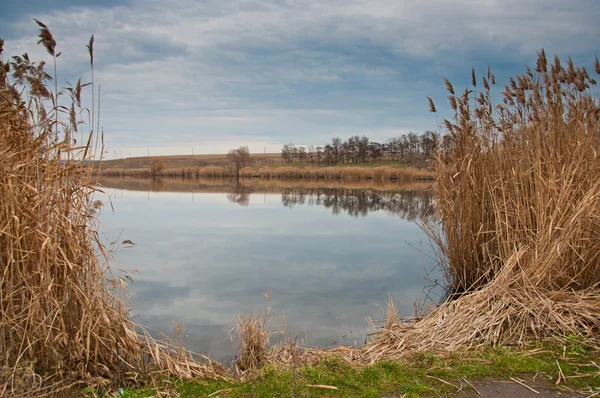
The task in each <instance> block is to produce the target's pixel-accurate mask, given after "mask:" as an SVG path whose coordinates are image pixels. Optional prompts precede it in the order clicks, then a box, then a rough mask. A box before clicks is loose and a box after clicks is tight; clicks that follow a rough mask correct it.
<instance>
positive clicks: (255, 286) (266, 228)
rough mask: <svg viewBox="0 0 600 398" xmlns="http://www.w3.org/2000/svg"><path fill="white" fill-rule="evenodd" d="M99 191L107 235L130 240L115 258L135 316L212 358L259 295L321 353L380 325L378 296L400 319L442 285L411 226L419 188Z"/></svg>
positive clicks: (139, 184) (197, 185)
mask: <svg viewBox="0 0 600 398" xmlns="http://www.w3.org/2000/svg"><path fill="white" fill-rule="evenodd" d="M101 184H102V186H103V187H104V190H105V192H106V193H107V194H109V195H110V197H111V200H112V203H113V206H114V209H115V210H114V213H113V212H112V211H111V210H110V207H109V206H107V207H106V208H105V209H104V211H103V213H102V214H101V216H100V220H101V221H102V223H103V224H104V227H105V229H106V230H107V235H108V236H109V237H110V239H112V240H114V241H119V242H120V241H122V240H125V239H129V240H131V241H133V242H135V246H134V247H131V248H121V249H119V250H118V251H117V253H116V257H117V258H118V259H119V261H118V262H115V263H113V266H114V267H116V268H120V269H123V270H126V271H128V272H132V271H137V273H134V274H132V278H133V283H132V284H130V285H129V287H128V292H129V294H130V302H129V304H130V306H131V308H132V314H133V315H134V316H135V320H136V321H137V322H139V323H141V324H143V325H145V326H147V327H149V328H152V329H155V330H157V331H160V332H163V333H165V334H167V335H171V334H172V330H173V328H174V326H175V324H176V323H177V322H178V321H182V322H183V324H184V326H185V338H184V342H185V343H186V346H187V347H188V348H190V349H192V350H194V351H197V352H202V353H210V354H211V356H212V357H213V358H216V359H226V358H229V357H231V355H232V354H233V347H232V344H231V342H230V341H229V339H228V338H227V330H228V329H230V328H231V326H232V324H233V322H234V320H235V318H236V316H237V315H238V314H239V313H248V312H251V311H254V312H256V311H260V310H262V309H263V308H264V296H263V294H262V293H263V292H264V291H265V290H267V289H270V290H271V301H270V305H271V307H272V315H273V320H272V327H273V329H274V330H281V329H282V328H283V325H285V327H286V328H287V330H288V333H289V334H291V335H292V336H294V335H298V338H299V339H300V340H301V341H302V343H303V344H304V345H305V346H311V347H313V346H315V347H327V346H332V345H337V344H345V345H354V344H355V343H356V344H362V343H364V340H365V335H366V334H367V333H368V332H369V331H370V328H369V325H368V323H367V322H366V320H365V318H366V317H371V318H373V319H375V320H377V319H382V317H383V316H382V309H381V308H382V307H384V306H385V301H386V298H387V297H388V294H389V295H391V297H392V299H393V300H394V303H395V304H396V306H397V308H398V310H399V315H400V316H410V315H411V314H412V312H413V304H414V302H415V300H424V299H425V298H426V296H427V292H428V291H429V290H430V289H429V288H428V286H429V285H431V283H432V281H434V280H436V279H438V280H439V278H440V275H439V272H438V271H436V270H435V269H434V268H435V266H434V262H433V261H432V260H431V259H430V258H429V256H430V255H431V248H430V247H429V243H428V241H427V239H426V237H425V236H424V234H423V233H422V231H421V230H420V229H419V227H418V226H417V225H416V224H415V223H414V222H413V221H412V220H415V219H418V218H420V217H422V216H427V214H428V209H429V208H430V204H431V197H430V195H429V193H427V192H424V191H422V190H421V189H422V188H423V186H416V187H415V186H414V184H413V186H409V187H408V189H411V190H409V191H401V189H402V188H403V187H402V186H401V185H398V184H389V186H383V187H382V186H376V185H373V184H374V183H358V182H357V183H355V184H354V185H350V186H348V184H346V185H343V184H341V183H337V184H333V183H332V184H333V185H334V186H328V187H324V186H323V184H321V185H319V184H312V185H309V186H305V187H299V186H293V185H289V184H287V185H286V184H279V185H278V184H275V185H264V186H258V185H256V184H257V183H252V184H254V185H252V184H250V185H239V184H238V185H236V184H235V183H233V182H223V181H221V182H214V181H211V182H210V183H205V182H194V183H190V182H182V181H164V180H161V181H154V182H151V181H148V180H134V179H129V180H119V179H103V180H102V181H101ZM332 184H329V185H332ZM361 184H363V185H361ZM365 184H366V185H365ZM369 184H370V185H369ZM374 188H375V189H377V190H376V191H374V190H373V189H374ZM386 189H389V190H386ZM390 190H391V191H390ZM432 270H433V271H432ZM428 272H429V274H428ZM438 291H439V289H434V290H433V292H432V293H433V295H432V298H433V300H436V299H437V297H436V296H435V294H436V293H437V292H438Z"/></svg>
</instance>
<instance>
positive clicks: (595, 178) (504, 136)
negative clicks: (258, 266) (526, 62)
mask: <svg viewBox="0 0 600 398" xmlns="http://www.w3.org/2000/svg"><path fill="white" fill-rule="evenodd" d="M595 71H596V73H598V74H600V63H599V62H598V60H597V59H596V63H595ZM473 76H475V74H474V73H473ZM509 82H510V84H509V85H508V86H506V87H505V91H504V93H503V94H502V98H503V100H502V102H501V103H500V104H495V103H494V96H493V90H494V88H493V87H494V85H495V78H494V76H493V74H492V73H491V72H490V71H488V73H487V75H486V76H485V77H484V78H483V79H482V85H483V90H480V91H478V92H477V93H478V94H477V95H472V94H473V93H474V92H476V91H475V90H477V86H476V83H477V82H476V81H475V79H473V87H471V88H467V89H466V90H465V92H464V94H462V95H455V94H454V88H453V87H452V85H451V84H450V82H446V86H447V88H448V91H449V92H450V94H451V96H450V105H451V107H452V109H453V110H454V111H455V116H454V119H453V121H444V124H445V126H446V129H447V130H448V133H449V134H450V136H451V137H452V140H453V149H452V152H451V153H449V154H440V155H439V157H438V158H437V161H436V172H437V178H436V181H435V184H434V187H433V191H434V196H435V206H436V209H437V210H436V212H437V216H438V217H437V223H436V224H426V225H424V226H423V227H424V228H425V230H426V232H427V233H428V234H429V236H430V237H431V239H432V240H433V242H434V243H435V244H436V245H437V249H438V254H439V259H440V262H441V264H442V266H443V269H444V271H445V273H446V276H447V279H448V283H449V287H450V289H451V291H450V292H449V299H448V300H447V301H445V302H444V303H442V304H441V305H439V306H438V307H437V308H434V309H433V310H431V312H429V313H428V314H427V315H425V316H423V317H422V318H412V319H408V320H397V319H396V316H395V311H394V309H393V306H390V307H388V322H386V325H385V327H384V328H383V329H382V331H381V333H378V334H377V335H376V337H375V338H373V339H372V341H370V342H369V343H368V344H367V345H366V346H365V347H362V348H358V349H352V348H343V347H340V348H336V349H334V350H329V351H319V350H317V351H310V350H304V349H301V348H299V347H297V346H289V345H288V346H276V347H273V348H271V349H270V350H269V351H270V352H273V354H272V355H270V356H269V358H270V360H271V361H273V362H274V363H277V364H280V365H282V366H287V367H289V366H290V363H291V362H292V361H291V360H290V358H297V360H299V361H301V362H302V360H304V361H305V363H310V360H309V359H308V358H310V356H307V353H312V355H316V356H319V357H321V358H323V357H324V356H327V355H338V356H342V357H344V358H345V359H346V360H347V361H348V362H350V363H354V364H371V363H375V362H377V361H380V360H384V359H400V358H405V357H407V356H410V355H411V354H415V353H419V352H434V353H435V352H437V353H449V352H452V351H454V350H456V349H460V348H477V347H485V346H501V345H516V346H524V345H527V344H528V343H531V342H533V341H544V340H547V339H558V340H560V341H564V339H567V338H568V337H571V336H573V337H575V338H578V339H582V341H586V342H587V344H590V345H591V346H595V347H597V348H600V345H599V342H598V338H597V334H598V331H599V328H600V290H599V289H598V286H599V283H600V272H599V271H600V233H599V231H600V156H599V155H600V107H599V103H598V98H597V96H596V93H597V92H596V90H595V85H596V82H595V80H594V79H592V78H591V77H590V76H589V74H588V72H587V71H586V69H584V68H579V67H576V66H574V65H573V63H572V62H571V61H570V60H569V61H568V62H567V64H566V67H563V66H562V65H561V63H560V60H559V59H558V58H555V59H554V62H553V64H552V65H549V64H548V61H547V59H546V56H545V54H544V52H543V51H542V52H541V53H540V54H539V58H538V61H537V66H536V68H535V71H532V70H530V69H529V68H528V69H527V71H526V73H525V74H524V75H521V76H517V77H516V78H515V79H510V81H509ZM431 110H432V111H435V106H434V104H433V102H431ZM276 353H286V354H285V355H277V354H276ZM299 358H304V359H299Z"/></svg>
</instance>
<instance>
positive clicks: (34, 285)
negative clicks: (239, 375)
mask: <svg viewBox="0 0 600 398" xmlns="http://www.w3.org/2000/svg"><path fill="white" fill-rule="evenodd" d="M38 24H39V25H40V26H42V27H43V29H42V32H41V34H40V36H41V37H42V39H41V40H40V42H41V43H42V44H44V45H45V46H48V45H51V46H52V47H51V48H52V50H53V49H54V46H55V45H56V43H55V42H54V39H52V37H51V35H50V32H49V29H48V28H47V27H46V26H45V25H43V24H41V23H40V22H38ZM44 40H46V41H47V42H48V43H46V42H44ZM90 51H91V50H90ZM0 52H1V48H0ZM17 58H18V57H17ZM13 59H15V62H14V63H13V64H11V66H12V67H13V69H12V70H13V75H12V79H14V80H15V85H13V83H11V76H8V74H7V73H6V71H8V68H5V65H4V64H0V70H1V71H3V72H4V73H3V74H2V75H1V76H0V77H1V78H0V197H1V198H2V200H1V201H0V273H1V275H2V277H1V278H0V396H11V395H14V396H43V395H54V394H57V393H58V391H59V390H61V389H65V388H69V387H72V386H75V385H80V384H84V385H85V384H92V385H94V384H96V385H97V384H106V383H109V384H111V383H112V384H113V385H115V386H119V385H123V384H127V383H135V382H137V381H138V380H142V379H145V380H148V377H150V376H151V375H152V374H154V372H157V373H163V374H167V375H173V376H176V377H188V378H189V377H195V376H207V375H208V376H210V375H216V374H217V372H216V371H214V368H213V367H212V364H211V363H210V361H208V360H207V361H203V359H202V358H199V359H196V358H192V356H191V354H189V353H184V352H182V351H181V350H180V349H177V347H176V346H174V345H173V344H170V343H169V342H168V341H165V342H158V341H155V340H153V339H152V338H151V337H150V336H149V335H148V333H147V332H145V331H144V329H143V328H139V327H138V326H137V325H135V324H134V323H133V322H132V321H131V320H130V319H129V318H128V315H127V314H128V309H127V308H126V306H125V304H124V301H123V295H124V289H123V288H124V287H125V280H124V279H123V278H116V277H113V276H112V273H111V270H110V268H109V267H108V265H107V264H108V262H107V258H108V256H109V253H108V252H107V250H106V248H105V247H104V246H103V245H102V243H101V242H100V238H99V232H98V230H99V226H98V220H97V218H96V214H97V212H98V210H99V208H100V207H102V202H100V201H99V200H97V197H96V196H95V194H96V193H97V192H96V190H95V189H94V187H93V184H94V182H95V181H94V177H93V170H92V167H89V164H90V161H91V160H92V154H93V153H94V152H96V149H99V148H94V147H93V144H92V143H94V142H101V139H100V140H99V139H96V137H97V134H96V133H95V132H94V130H93V127H91V132H90V134H89V137H88V139H87V144H86V145H83V146H80V147H75V146H74V145H73V141H72V140H71V138H70V137H71V133H72V132H76V130H75V126H74V125H73V120H74V119H75V118H73V117H71V116H72V114H73V112H72V111H68V112H67V115H68V117H67V118H66V119H67V121H63V120H62V118H61V116H62V113H61V109H63V108H64V109H68V107H63V106H59V105H58V99H57V98H56V95H55V94H53V93H51V92H50V91H49V90H47V89H46V88H45V85H44V79H41V78H39V76H45V75H44V74H45V72H43V63H40V64H36V63H35V62H31V61H30V60H29V57H28V56H27V55H26V54H25V55H23V56H22V57H21V58H18V59H16V58H13ZM15 73H16V74H17V75H16V76H15ZM19 78H22V79H21V80H20V79H19ZM20 81H23V82H26V83H25V85H24V87H21V86H20V84H21V83H20ZM15 88H18V89H19V90H17V89H15ZM76 91H77V90H76ZM56 92H57V90H55V93H56ZM21 93H23V94H21ZM22 95H23V96H22ZM79 96H80V93H77V94H76V95H75V96H73V98H72V100H73V104H71V105H72V107H71V110H73V109H76V110H79V113H80V112H81V108H80V105H79V100H80V97H79ZM49 100H50V101H49ZM48 102H49V103H51V108H50V109H46V104H47V103H48ZM75 113H77V112H75ZM99 152H101V150H100V151H99Z"/></svg>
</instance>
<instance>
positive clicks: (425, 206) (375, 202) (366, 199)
mask: <svg viewBox="0 0 600 398" xmlns="http://www.w3.org/2000/svg"><path fill="white" fill-rule="evenodd" d="M431 198H432V196H431V193H430V192H428V191H404V192H402V193H397V192H374V191H367V190H362V189H344V188H323V189H305V188H296V189H294V188H291V189H286V190H284V192H283V193H282V194H281V203H283V205H284V206H285V207H294V206H295V205H296V204H301V205H304V204H306V205H308V206H323V207H325V208H327V209H330V210H331V212H332V213H333V214H334V215H339V214H341V213H342V212H345V213H346V214H349V215H351V216H353V217H365V216H366V215H367V214H369V212H373V211H379V210H384V211H385V212H386V213H388V214H390V215H395V216H400V217H402V218H405V219H407V220H409V221H413V220H416V219H420V218H424V217H429V216H430V215H431V214H432V212H433V209H432V200H431Z"/></svg>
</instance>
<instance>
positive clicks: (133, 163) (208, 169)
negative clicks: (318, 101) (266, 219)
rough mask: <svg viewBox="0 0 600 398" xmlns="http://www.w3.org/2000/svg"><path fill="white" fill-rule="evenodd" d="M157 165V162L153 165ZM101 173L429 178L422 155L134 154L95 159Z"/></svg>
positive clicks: (113, 174)
mask: <svg viewBox="0 0 600 398" xmlns="http://www.w3.org/2000/svg"><path fill="white" fill-rule="evenodd" d="M156 165H158V166H156ZM99 166H100V172H99V174H100V175H101V176H115V177H124V176H129V177H142V178H143V177H146V178H147V177H183V178H198V177H222V178H225V177H241V178H260V179H304V180H318V179H344V180H352V179H353V180H357V179H366V180H380V181H385V180H405V181H411V180H425V181H428V180H433V177H434V172H433V170H431V168H429V167H426V166H427V162H426V161H424V160H423V159H403V160H383V161H379V162H371V163H343V164H338V165H327V164H324V163H316V162H294V163H285V162H283V161H282V158H281V155H280V154H274V153H270V154H260V155H257V154H254V155H250V160H249V164H248V165H245V166H244V167H241V168H239V169H236V168H235V167H234V165H232V164H231V162H230V161H229V159H228V157H227V155H224V154H217V155H189V156H182V155H178V156H155V157H135V158H125V159H116V160H104V161H101V162H99Z"/></svg>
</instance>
